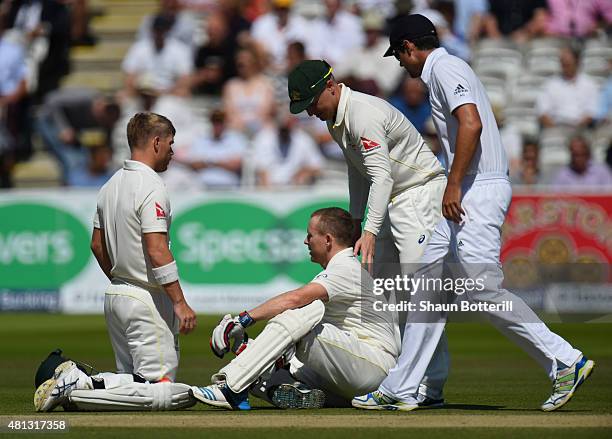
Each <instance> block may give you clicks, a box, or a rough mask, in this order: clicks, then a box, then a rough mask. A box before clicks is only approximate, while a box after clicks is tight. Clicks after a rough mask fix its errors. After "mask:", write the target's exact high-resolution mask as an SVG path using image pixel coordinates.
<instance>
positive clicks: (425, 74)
mask: <svg viewBox="0 0 612 439" xmlns="http://www.w3.org/2000/svg"><path fill="white" fill-rule="evenodd" d="M444 55H448V52H447V51H446V49H445V48H444V47H438V48H437V49H436V50H434V51H433V52H431V53H430V54H429V55H428V56H427V59H426V60H425V65H424V66H423V71H422V72H421V79H422V80H423V82H424V83H425V84H429V80H430V79H431V69H432V68H433V65H434V63H435V62H436V61H437V60H438V59H439V58H440V57H441V56H444Z"/></svg>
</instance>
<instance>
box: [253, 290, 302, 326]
mask: <svg viewBox="0 0 612 439" xmlns="http://www.w3.org/2000/svg"><path fill="white" fill-rule="evenodd" d="M295 299H296V297H295V295H294V294H293V291H289V292H287V293H283V294H280V295H278V296H276V297H273V298H272V299H270V300H268V301H266V302H264V303H262V304H261V305H259V306H257V307H256V308H253V309H252V310H250V311H249V315H250V316H251V317H252V318H253V320H255V321H259V320H268V319H271V318H272V317H275V316H277V315H278V314H280V313H282V312H283V311H287V310H288V309H294V308H299V307H300V306H303V305H305V304H301V303H300V302H298V301H297V300H295Z"/></svg>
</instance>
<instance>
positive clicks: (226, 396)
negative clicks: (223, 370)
mask: <svg viewBox="0 0 612 439" xmlns="http://www.w3.org/2000/svg"><path fill="white" fill-rule="evenodd" d="M189 394H190V395H191V396H193V397H194V398H195V399H197V400H198V401H200V402H203V403H204V404H208V405H211V406H213V407H220V408H224V409H227V410H251V405H250V404H249V398H248V396H249V390H248V389H245V390H243V391H242V392H240V393H234V392H232V391H231V390H230V389H229V388H228V387H227V385H225V383H219V384H211V385H210V386H205V387H198V386H191V388H190V389H189Z"/></svg>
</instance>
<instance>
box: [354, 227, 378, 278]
mask: <svg viewBox="0 0 612 439" xmlns="http://www.w3.org/2000/svg"><path fill="white" fill-rule="evenodd" d="M375 248H376V235H375V234H373V233H372V232H368V231H367V230H364V232H363V234H362V235H361V238H359V240H358V241H357V243H356V244H355V249H354V253H355V255H358V254H359V253H361V264H362V265H363V266H364V267H365V268H366V269H367V270H368V271H369V272H370V274H372V271H373V269H374V250H375Z"/></svg>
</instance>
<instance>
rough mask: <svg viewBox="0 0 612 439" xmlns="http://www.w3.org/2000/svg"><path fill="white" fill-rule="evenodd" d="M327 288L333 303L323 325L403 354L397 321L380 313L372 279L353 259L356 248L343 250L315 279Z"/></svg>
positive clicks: (395, 354)
mask: <svg viewBox="0 0 612 439" xmlns="http://www.w3.org/2000/svg"><path fill="white" fill-rule="evenodd" d="M312 282H314V283H318V284H320V285H322V286H323V288H325V290H326V291H327V295H328V297H329V301H328V302H327V303H325V315H324V316H323V322H327V323H331V324H332V325H334V326H336V327H337V328H338V329H341V330H343V331H348V332H351V333H352V334H354V335H355V336H356V337H358V338H359V340H360V341H363V342H364V343H368V344H370V345H372V346H376V347H377V348H379V349H382V350H384V351H385V352H388V353H389V354H391V355H393V356H394V357H397V356H398V355H399V352H400V340H399V331H396V327H397V321H396V319H395V316H394V314H393V313H391V312H389V311H382V310H381V311H376V310H375V308H374V306H373V304H374V301H376V300H380V298H379V297H377V296H375V295H374V293H373V292H372V278H371V277H370V275H369V274H368V272H367V271H365V270H364V269H363V268H362V267H361V264H360V263H359V261H358V260H357V259H356V258H355V257H354V256H353V248H352V247H349V248H346V249H344V250H341V251H339V252H338V253H336V254H335V255H334V257H333V258H331V260H330V261H329V263H328V264H327V268H325V270H323V271H322V272H321V273H319V274H318V275H317V276H315V278H314V279H313V280H312Z"/></svg>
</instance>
